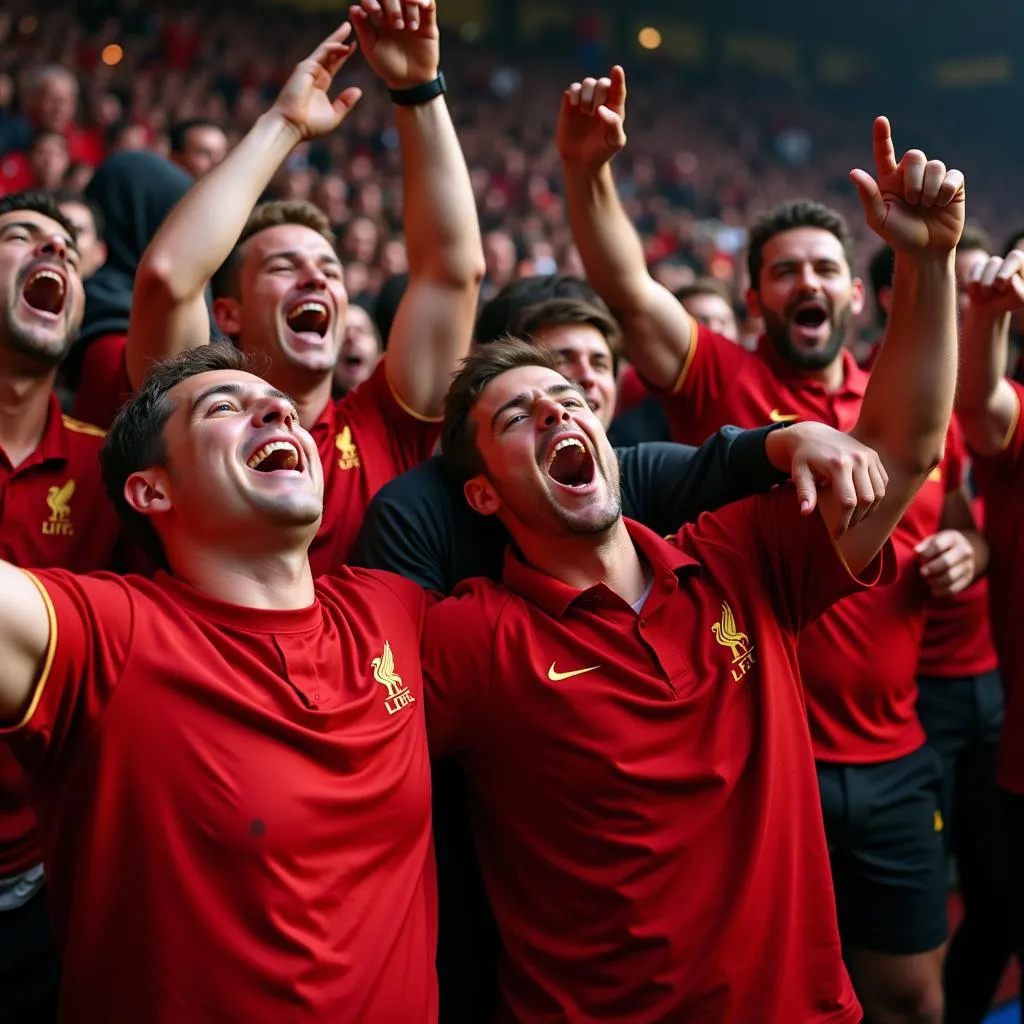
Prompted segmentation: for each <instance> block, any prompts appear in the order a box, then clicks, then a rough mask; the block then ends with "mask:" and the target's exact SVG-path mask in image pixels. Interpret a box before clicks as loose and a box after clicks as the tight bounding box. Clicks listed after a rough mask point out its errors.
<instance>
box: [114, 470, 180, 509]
mask: <svg viewBox="0 0 1024 1024" xmlns="http://www.w3.org/2000/svg"><path fill="white" fill-rule="evenodd" d="M167 483H168V481H167V474H166V473H165V472H164V471H163V470H162V469H160V468H158V467H156V466H153V467H151V468H149V469H142V470H139V472H137V473H132V475H131V476H130V477H128V479H127V480H125V482H124V500H125V501H126V502H128V507H129V508H130V509H132V510H133V511H135V512H138V513H139V514H140V515H143V516H158V515H162V514H163V513H165V512H169V511H170V510H171V497H170V488H169V487H168V486H167Z"/></svg>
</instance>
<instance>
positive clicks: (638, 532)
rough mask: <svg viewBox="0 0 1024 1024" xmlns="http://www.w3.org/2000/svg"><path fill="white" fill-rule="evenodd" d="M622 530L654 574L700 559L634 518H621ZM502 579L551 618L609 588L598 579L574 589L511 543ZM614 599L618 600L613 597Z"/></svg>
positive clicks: (690, 566)
mask: <svg viewBox="0 0 1024 1024" xmlns="http://www.w3.org/2000/svg"><path fill="white" fill-rule="evenodd" d="M623 522H625V524H626V531H627V532H628V533H629V537H630V540H632V541H633V543H634V545H636V547H637V548H638V549H639V551H640V554H641V555H642V556H643V557H644V558H645V559H646V560H647V562H648V563H649V564H650V566H651V568H652V570H653V571H654V578H655V580H658V579H659V578H663V577H667V576H676V577H677V578H678V577H679V576H680V574H682V573H684V572H692V571H693V570H695V569H700V562H698V561H697V560H696V559H695V558H692V557H691V556H690V555H688V554H686V553H685V552H684V551H682V550H680V549H679V548H677V547H676V546H675V545H674V544H670V543H669V542H668V541H666V540H663V539H662V538H661V537H659V536H658V535H657V534H656V533H654V532H652V531H651V530H648V529H647V527H646V526H641V525H640V523H637V522H634V521H633V520H632V519H624V520H623ZM502 582H503V583H504V584H505V586H506V587H508V589H509V590H511V591H512V592H513V593H514V594H518V595H519V596H520V597H523V598H525V599H526V600H527V601H529V602H530V603H531V604H535V605H537V607H539V608H540V609H541V610H542V611H544V612H546V613H547V614H548V615H551V616H553V617H555V618H561V617H562V616H563V615H564V614H565V613H566V611H567V610H568V608H569V606H570V605H571V604H573V603H574V602H576V601H579V600H581V599H583V603H590V602H589V601H587V600H586V598H588V597H591V598H596V599H597V602H601V601H602V599H603V598H604V597H606V596H610V595H611V593H612V592H611V591H610V590H609V589H608V588H607V587H606V586H605V585H604V584H603V583H598V584H595V585H594V586H592V587H588V588H587V589H585V590H578V589H577V588H576V587H573V586H570V585H569V584H568V583H564V582H563V581H562V580H559V579H555V577H554V576H549V575H547V573H543V572H541V571H540V570H539V569H535V568H534V567H533V566H532V565H530V564H529V563H527V562H526V561H524V559H523V557H522V555H521V554H519V552H518V550H517V549H516V547H515V545H514V544H510V545H509V546H508V547H507V548H506V550H505V568H504V572H503V573H502ZM616 600H619V599H618V598H616Z"/></svg>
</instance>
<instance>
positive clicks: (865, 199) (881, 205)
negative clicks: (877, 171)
mask: <svg viewBox="0 0 1024 1024" xmlns="http://www.w3.org/2000/svg"><path fill="white" fill-rule="evenodd" d="M850 180H851V181H852V182H853V184H854V186H855V187H856V189H857V195H858V196H860V201H861V205H862V206H863V207H864V212H865V214H867V217H868V222H869V223H871V222H874V223H880V222H882V221H884V220H885V202H884V201H883V199H882V192H881V190H880V189H879V187H878V182H877V181H875V179H874V178H872V177H871V175H870V174H868V173H867V171H862V170H860V169H859V168H857V169H856V170H853V171H850Z"/></svg>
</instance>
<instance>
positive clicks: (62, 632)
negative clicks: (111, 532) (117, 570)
mask: <svg viewBox="0 0 1024 1024" xmlns="http://www.w3.org/2000/svg"><path fill="white" fill-rule="evenodd" d="M28 575H29V576H30V577H31V578H32V580H33V582H34V583H35V584H36V586H37V587H39V590H40V592H41V594H42V595H43V600H44V601H45V602H46V606H47V610H48V612H49V615H50V645H49V649H48V651H47V655H46V660H45V663H44V666H43V671H42V673H41V674H40V677H39V679H38V680H37V681H36V687H35V691H34V693H33V695H32V700H31V702H30V704H29V707H28V709H27V710H26V712H25V714H24V715H23V716H22V719H21V721H20V722H18V723H16V724H15V725H13V726H11V727H9V728H7V729H4V730H3V736H4V738H5V739H6V740H7V742H8V743H9V744H10V746H11V748H12V750H13V751H14V754H15V756H16V757H17V758H18V760H19V761H20V762H21V764H22V767H23V768H24V769H25V770H26V772H27V773H28V774H29V775H30V776H31V777H33V778H35V779H37V780H40V779H42V778H44V777H45V776H47V775H48V774H51V773H53V772H54V771H55V770H56V769H57V768H58V766H59V764H60V761H61V754H62V752H63V751H64V750H66V749H67V748H68V747H70V746H71V744H73V743H74V741H75V740H76V739H77V738H78V737H79V736H81V735H82V734H84V733H86V732H87V731H88V730H90V729H91V728H92V727H93V726H94V725H95V724H96V722H97V721H98V720H99V718H100V716H101V715H102V714H103V711H104V709H105V708H106V706H107V704H108V703H109V702H110V698H111V696H112V695H113V693H114V690H115V688H116V687H117V684H118V682H119V680H120V679H121V675H122V672H123V669H124V666H125V664H126V662H127V660H128V655H129V651H130V650H131V644H132V634H133V631H134V612H135V609H134V604H133V598H132V594H131V592H130V591H129V589H128V587H127V586H126V585H125V583H124V582H123V581H122V580H121V579H120V578H119V577H117V576H114V575H110V574H106V573H101V574H96V575H93V576H76V575H74V574H72V573H69V572H64V571H63V570H45V571H39V572H33V573H28Z"/></svg>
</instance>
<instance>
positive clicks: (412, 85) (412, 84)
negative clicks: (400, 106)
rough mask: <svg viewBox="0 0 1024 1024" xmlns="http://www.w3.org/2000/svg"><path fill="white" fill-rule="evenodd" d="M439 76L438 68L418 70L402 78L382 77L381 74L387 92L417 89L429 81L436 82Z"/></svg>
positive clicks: (439, 70) (440, 75)
mask: <svg viewBox="0 0 1024 1024" xmlns="http://www.w3.org/2000/svg"><path fill="white" fill-rule="evenodd" d="M440 77H442V74H441V69H440V68H434V69H433V70H432V71H424V72H421V73H420V72H418V73H416V74H414V75H408V76H406V77H404V78H384V77H383V76H382V78H383V81H384V84H385V86H387V90H388V92H392V93H394V92H398V93H401V92H406V91H407V90H409V89H418V88H420V87H421V86H426V85H429V84H430V83H431V82H436V81H437V80H438V78H440Z"/></svg>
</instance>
